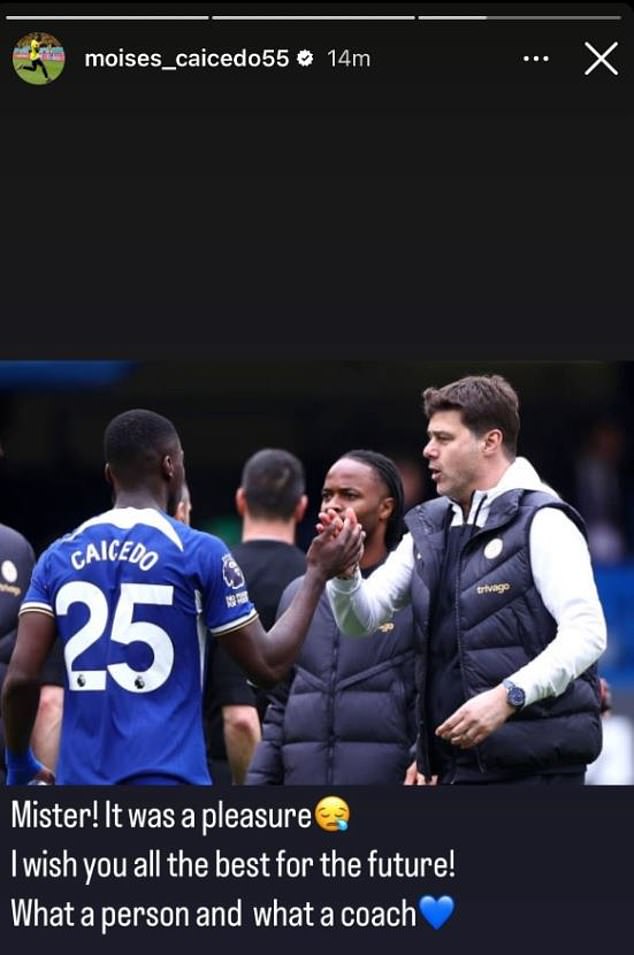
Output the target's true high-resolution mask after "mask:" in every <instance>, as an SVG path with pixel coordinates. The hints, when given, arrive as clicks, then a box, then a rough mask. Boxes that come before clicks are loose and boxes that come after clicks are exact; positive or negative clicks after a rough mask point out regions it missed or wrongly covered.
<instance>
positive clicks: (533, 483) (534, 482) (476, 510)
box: [446, 458, 560, 527]
mask: <svg viewBox="0 0 634 955" xmlns="http://www.w3.org/2000/svg"><path fill="white" fill-rule="evenodd" d="M520 489H521V490H523V491H543V492H544V493H545V494H550V495H551V496H552V497H554V498H556V499H557V500H560V497H559V494H557V492H556V491H554V490H553V489H552V487H550V486H549V485H548V484H545V483H544V482H543V481H542V480H541V478H540V476H539V474H538V473H537V471H536V470H535V468H534V467H533V465H532V464H531V463H530V461H528V460H527V458H516V459H515V460H514V461H513V463H512V464H511V465H509V467H508V468H507V469H506V471H505V472H504V474H503V475H502V477H501V479H500V480H499V482H498V483H497V484H496V485H495V487H491V488H489V489H488V490H486V491H474V493H473V497H472V498H471V507H470V508H469V514H468V516H467V519H466V521H465V520H464V516H463V513H462V508H461V507H460V505H459V504H457V503H456V502H455V501H452V500H451V498H446V500H447V501H448V503H449V504H450V505H451V507H452V509H453V514H454V516H453V520H452V522H451V523H452V526H453V525H456V524H463V523H466V524H476V525H477V526H478V527H484V525H485V523H486V521H487V518H488V516H489V510H490V509H491V504H492V503H493V501H495V500H496V498H498V497H500V496H501V495H502V494H506V493H507V491H515V490H520Z"/></svg>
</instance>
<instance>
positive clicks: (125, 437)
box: [2, 409, 363, 785]
mask: <svg viewBox="0 0 634 955" xmlns="http://www.w3.org/2000/svg"><path fill="white" fill-rule="evenodd" d="M104 444H105V458H106V462H107V463H106V479H107V480H108V481H109V483H110V484H111V485H112V488H113V493H114V506H113V508H112V510H109V511H107V512H106V513H104V514H100V515H98V516H96V517H93V518H91V519H90V520H88V521H86V522H85V523H84V524H82V525H81V526H80V527H78V528H77V529H76V530H75V531H73V532H72V533H70V534H68V535H66V536H65V537H62V538H60V539H59V540H57V541H55V543H54V544H52V545H51V546H50V547H49V548H48V550H46V551H45V552H44V554H43V555H42V556H41V557H40V559H39V561H38V562H37V565H36V567H35V570H34V571H33V577H32V580H31V586H30V587H29V590H28V592H27V594H26V597H25V599H24V602H23V604H22V607H21V609H20V618H19V626H18V637H17V642H16V646H15V650H14V653H13V656H12V660H11V665H10V667H9V672H8V674H7V677H6V680H5V685H4V689H3V694H2V712H3V715H4V720H5V725H6V740H7V770H8V772H7V782H8V783H9V784H11V783H13V784H21V783H32V782H53V781H54V780H53V776H52V774H51V773H50V771H48V770H47V768H46V767H44V766H42V764H41V763H39V762H38V761H37V760H36V759H35V758H34V757H33V755H32V753H31V751H30V750H29V737H30V732H31V727H32V725H33V720H34V718H35V713H36V711H37V702H38V694H39V681H38V675H39V672H40V669H41V667H42V665H43V662H44V660H45V658H46V654H47V652H48V650H49V648H50V646H51V644H52V642H53V640H54V638H55V636H56V634H58V635H59V637H60V638H61V640H62V641H63V645H64V659H65V666H66V676H65V695H64V717H63V725H62V737H61V745H60V754H59V760H58V764H57V782H58V783H59V784H76V785H101V784H155V785H158V784H167V785H170V784H181V783H190V784H199V785H205V784H206V785H209V783H210V777H209V773H208V770H207V763H206V758H205V746H204V739H203V727H202V719H201V677H202V667H203V660H204V653H203V645H204V640H205V639H206V636H207V633H210V634H211V635H212V637H213V638H215V639H218V640H222V643H223V646H224V647H225V648H226V649H227V651H228V652H229V653H230V655H231V656H232V657H233V658H234V659H235V660H236V662H237V663H238V664H239V665H240V666H241V667H242V668H243V669H244V670H245V671H246V672H247V673H248V675H249V676H250V677H251V679H253V680H254V681H255V682H258V683H261V684H264V685H273V684H275V683H277V682H278V681H279V680H280V679H282V677H283V676H284V675H285V673H286V672H287V670H288V668H289V667H290V665H291V664H292V662H293V660H294V659H295V656H296V655H297V653H298V651H299V648H300V645H301V643H302V641H303V639H304V637H305V635H306V631H307V629H308V626H309V624H310V621H311V618H312V615H313V612H314V610H315V607H316V606H317V602H318V600H319V597H320V595H321V593H322V591H323V589H324V585H325V582H326V580H327V578H328V577H331V576H334V575H335V574H337V573H341V572H343V570H344V568H346V567H347V566H349V565H350V564H351V563H353V562H354V560H356V559H357V557H359V555H360V553H361V548H362V539H363V534H362V532H360V531H359V530H358V529H353V527H352V525H351V523H350V522H347V523H346V525H345V527H344V531H343V532H342V533H340V534H339V535H338V536H335V533H334V532H333V530H332V528H328V529H327V530H326V531H324V532H322V533H321V534H320V535H319V536H318V537H316V538H315V539H314V541H313V543H312V544H311V547H310V549H309V551H308V554H307V571H306V576H305V578H304V583H303V585H302V587H301V588H300V590H299V591H298V594H297V597H296V599H295V600H294V601H293V602H292V604H291V606H290V607H289V609H288V611H287V612H286V613H285V614H284V615H283V616H282V617H281V618H280V619H279V620H278V621H277V623H276V624H275V626H274V627H272V629H271V630H270V631H269V632H268V634H267V632H266V631H265V630H264V629H263V627H262V624H261V623H260V620H259V618H258V614H257V611H256V610H255V608H254V606H253V604H252V603H251V601H250V600H249V596H248V593H247V589H246V585H245V581H244V577H243V575H242V571H241V570H240V567H239V566H238V564H237V563H236V561H235V560H234V559H233V557H232V555H231V553H230V552H229V550H228V549H227V547H226V545H225V544H224V543H223V541H221V540H220V539H219V538H217V537H214V536H212V535H210V534H206V533H202V532H200V531H196V530H193V529H192V528H190V527H187V526H185V525H184V524H182V523H180V522H179V521H176V520H175V519H173V518H171V517H169V516H168V514H167V513H166V512H167V511H171V512H172V513H173V511H174V508H175V506H176V504H177V503H178V501H179V499H180V497H181V489H182V486H183V482H184V480H185V469H184V464H183V451H182V448H181V444H180V440H179V438H178V434H177V432H176V430H175V428H174V426H173V424H172V423H171V422H170V421H169V420H168V419H167V418H163V417H162V416H161V415H157V414H155V413H154V412H151V411H146V410H138V409H137V410H133V411H127V412H124V413H123V414H121V415H118V416H117V417H116V418H114V419H113V420H112V421H111V422H110V424H109V425H108V427H107V428H106V432H105V438H104Z"/></svg>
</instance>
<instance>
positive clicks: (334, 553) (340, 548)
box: [306, 508, 365, 579]
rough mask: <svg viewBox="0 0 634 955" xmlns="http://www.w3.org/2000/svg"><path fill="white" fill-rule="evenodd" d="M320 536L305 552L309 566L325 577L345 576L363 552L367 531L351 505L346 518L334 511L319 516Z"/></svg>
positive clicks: (355, 564)
mask: <svg viewBox="0 0 634 955" xmlns="http://www.w3.org/2000/svg"><path fill="white" fill-rule="evenodd" d="M322 518H323V519H322ZM319 521H320V523H319V524H318V525H317V530H318V536H317V537H315V538H314V540H313V542H312V544H311V545H310V547H309V549H308V553H307V554H306V559H307V561H308V564H309V565H312V566H315V567H317V569H318V570H320V571H321V573H322V574H323V575H324V577H325V578H326V579H329V578H330V577H337V576H343V574H344V573H347V572H348V571H349V569H350V568H352V569H353V570H354V568H355V567H356V566H357V564H358V563H359V561H360V559H361V556H362V554H363V541H364V539H365V531H364V530H363V528H362V526H361V524H359V522H358V521H357V516H356V514H355V513H354V511H353V510H352V509H351V508H348V509H347V510H346V512H345V515H344V517H343V519H342V518H341V516H340V515H338V514H335V513H334V511H328V512H324V513H323V514H320V515H319Z"/></svg>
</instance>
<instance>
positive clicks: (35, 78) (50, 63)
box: [13, 57, 64, 86]
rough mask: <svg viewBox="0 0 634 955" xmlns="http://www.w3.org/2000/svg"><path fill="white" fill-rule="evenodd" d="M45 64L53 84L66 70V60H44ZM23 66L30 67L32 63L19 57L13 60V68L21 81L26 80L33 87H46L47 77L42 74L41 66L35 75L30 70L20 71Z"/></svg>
mask: <svg viewBox="0 0 634 955" xmlns="http://www.w3.org/2000/svg"><path fill="white" fill-rule="evenodd" d="M43 62H44V65H45V67H46V69H47V70H48V75H49V76H50V78H51V82H52V81H53V80H54V79H57V77H58V76H59V74H60V73H61V72H62V70H63V69H64V60H44V61H43ZM23 64H25V65H30V62H29V61H28V60H19V59H17V57H14V58H13V66H14V67H15V70H16V72H17V73H18V75H19V77H20V79H22V80H25V81H26V82H27V83H32V84H33V86H46V77H45V76H44V74H43V73H42V70H41V69H40V67H39V66H38V68H37V70H36V71H35V73H31V72H30V71H29V70H19V71H18V66H21V65H23Z"/></svg>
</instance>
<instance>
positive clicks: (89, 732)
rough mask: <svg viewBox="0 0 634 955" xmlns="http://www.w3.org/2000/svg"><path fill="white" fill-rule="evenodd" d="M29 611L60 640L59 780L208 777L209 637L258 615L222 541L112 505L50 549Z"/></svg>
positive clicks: (38, 570)
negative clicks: (205, 693) (204, 689)
mask: <svg viewBox="0 0 634 955" xmlns="http://www.w3.org/2000/svg"><path fill="white" fill-rule="evenodd" d="M29 611H39V612H40V613H47V614H50V615H51V616H53V617H54V618H55V621H56V623H57V631H58V635H59V637H60V638H61V640H62V641H63V644H64V660H65V669H66V675H65V687H66V691H65V694H64V716H63V723H62V735H61V744H60V754H59V762H58V765H57V772H56V776H57V781H58V783H60V784H61V785H64V784H67V785H68V784H74V785H105V784H114V783H122V782H125V781H127V780H130V779H133V778H134V777H137V776H144V775H148V776H161V775H166V776H169V777H173V778H176V779H178V780H182V782H183V783H192V784H201V785H205V784H207V785H208V784H209V783H210V778H209V773H208V770H207V762H206V757H205V745H204V737H203V727H202V718H201V685H202V677H203V669H204V660H205V653H204V644H205V640H206V637H207V633H208V632H211V633H212V634H214V635H219V634H225V633H229V632H231V631H232V630H236V629H239V628H240V627H243V626H244V625H245V624H246V623H248V622H250V621H251V620H254V619H255V618H256V617H257V611H256V610H255V608H254V606H253V604H252V603H251V601H250V600H249V595H248V592H247V589H246V584H245V580H244V576H243V574H242V571H241V570H240V567H239V566H238V564H237V563H236V561H235V560H234V558H233V557H232V555H231V553H230V551H229V550H228V549H227V547H226V545H225V544H224V542H223V541H222V540H220V539H219V538H218V537H214V536H213V535H211V534H206V533H203V532H201V531H197V530H193V529H192V528H190V527H187V526H185V525H184V524H181V523H180V522H179V521H175V520H173V519H172V518H170V517H168V516H167V515H166V514H164V513H163V512H162V511H158V510H155V509H153V508H133V507H125V508H114V509H113V510H111V511H107V512H106V513H105V514H100V515H99V516H97V517H93V518H91V519H90V520H88V521H86V522H85V523H84V524H82V525H81V526H80V527H79V528H77V530H75V531H73V533H71V534H68V535H66V536H65V537H62V538H60V539H59V540H57V541H55V543H53V544H52V545H51V546H50V547H49V548H48V549H47V550H46V551H45V552H44V553H43V554H42V556H41V557H40V559H39V560H38V562H37V564H36V566H35V569H34V571H33V576H32V579H31V585H30V587H29V590H28V592H27V594H26V596H25V598H24V602H23V603H22V606H21V608H20V613H21V614H22V613H28V612H29Z"/></svg>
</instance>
